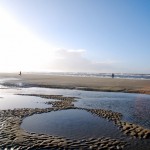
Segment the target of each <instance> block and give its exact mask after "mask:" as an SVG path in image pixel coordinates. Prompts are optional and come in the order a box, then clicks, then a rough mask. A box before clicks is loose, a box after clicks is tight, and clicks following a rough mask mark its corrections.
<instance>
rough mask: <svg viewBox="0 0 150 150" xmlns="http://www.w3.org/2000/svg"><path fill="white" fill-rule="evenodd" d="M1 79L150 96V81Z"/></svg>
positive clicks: (50, 77)
mask: <svg viewBox="0 0 150 150" xmlns="http://www.w3.org/2000/svg"><path fill="white" fill-rule="evenodd" d="M0 78H19V79H20V80H19V81H18V80H12V81H11V82H10V81H7V82H9V83H12V84H14V83H15V84H16V83H19V82H21V83H23V84H25V85H26V84H29V85H33V86H40V87H49V88H67V89H81V90H95V91H109V92H127V93H144V94H150V80H134V79H117V78H114V79H111V78H97V77H76V76H58V75H57V76H56V75H55V76H54V75H41V74H23V75H22V76H19V75H18V74H17V73H16V74H4V73H3V74H2V73H1V74H0Z"/></svg>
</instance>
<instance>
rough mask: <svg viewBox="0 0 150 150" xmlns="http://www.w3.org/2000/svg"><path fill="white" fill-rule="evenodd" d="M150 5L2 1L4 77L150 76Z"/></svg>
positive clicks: (0, 66) (141, 0) (137, 1)
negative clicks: (68, 74)
mask: <svg viewBox="0 0 150 150" xmlns="http://www.w3.org/2000/svg"><path fill="white" fill-rule="evenodd" d="M149 64H150V1H149V0H132V1H131V0H13V1H12V0H0V72H19V71H20V70H21V71H25V72H34V71H38V72H40V71H42V72H57V71H62V72H98V73H112V72H114V73H150V65H149Z"/></svg>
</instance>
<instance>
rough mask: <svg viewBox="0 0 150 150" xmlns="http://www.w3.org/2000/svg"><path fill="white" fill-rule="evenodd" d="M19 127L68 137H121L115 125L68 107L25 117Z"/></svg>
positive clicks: (83, 111) (29, 130)
mask: <svg viewBox="0 0 150 150" xmlns="http://www.w3.org/2000/svg"><path fill="white" fill-rule="evenodd" d="M21 127H22V128H23V129H25V130H27V131H28V132H36V133H45V134H50V135H55V136H60V137H67V138H70V139H84V138H86V139H87V138H91V137H92V138H98V137H102V136H105V137H112V138H115V137H121V135H122V134H121V133H120V132H119V130H118V129H117V127H116V126H115V125H114V124H113V123H112V122H108V121H107V120H106V119H103V118H100V117H97V116H95V115H92V114H91V113H89V112H87V111H85V110H78V109H70V110H61V111H56V112H54V111H53V112H50V113H44V114H38V115H33V116H31V117H27V118H25V119H24V120H23V123H22V125H21Z"/></svg>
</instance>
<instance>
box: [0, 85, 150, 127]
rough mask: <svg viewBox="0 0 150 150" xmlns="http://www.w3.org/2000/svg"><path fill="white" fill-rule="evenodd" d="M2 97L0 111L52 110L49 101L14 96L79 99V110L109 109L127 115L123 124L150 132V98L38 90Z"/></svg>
mask: <svg viewBox="0 0 150 150" xmlns="http://www.w3.org/2000/svg"><path fill="white" fill-rule="evenodd" d="M0 93H1V95H0V97H3V98H0V103H1V104H0V109H7V108H12V109H13V108H15V107H21V108H24V107H29V108H35V107H49V106H48V105H46V104H44V103H43V102H45V101H49V100H47V99H42V98H39V97H30V96H15V95H13V94H14V93H15V94H17V93H18V94H21V93H23V94H47V95H64V96H75V97H79V99H77V102H75V103H74V104H75V106H77V107H83V108H96V109H109V110H112V111H116V112H120V113H122V114H123V120H126V121H129V122H133V123H137V124H140V125H143V126H145V127H148V128H150V95H144V94H128V93H115V92H94V91H80V90H68V89H49V88H36V87H32V88H11V89H0ZM2 94H4V95H2ZM12 95H13V96H12ZM37 102H38V103H37Z"/></svg>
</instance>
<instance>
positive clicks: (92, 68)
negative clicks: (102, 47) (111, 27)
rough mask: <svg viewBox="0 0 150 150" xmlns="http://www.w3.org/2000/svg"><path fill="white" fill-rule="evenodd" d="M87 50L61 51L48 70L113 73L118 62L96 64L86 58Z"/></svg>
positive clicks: (58, 51)
mask: <svg viewBox="0 0 150 150" xmlns="http://www.w3.org/2000/svg"><path fill="white" fill-rule="evenodd" d="M85 54H86V50H80V49H79V50H69V49H59V50H57V52H56V55H55V56H57V57H56V58H55V59H54V61H53V62H51V63H49V65H48V68H49V69H50V70H55V71H71V72H73V71H76V72H78V71H79V72H86V71H87V72H112V71H114V69H115V67H114V66H115V65H116V63H117V62H115V61H105V62H94V61H91V60H89V59H87V58H86V57H85Z"/></svg>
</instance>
